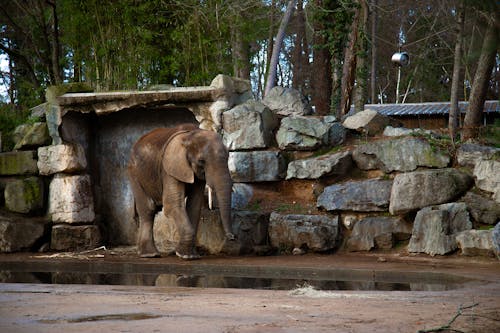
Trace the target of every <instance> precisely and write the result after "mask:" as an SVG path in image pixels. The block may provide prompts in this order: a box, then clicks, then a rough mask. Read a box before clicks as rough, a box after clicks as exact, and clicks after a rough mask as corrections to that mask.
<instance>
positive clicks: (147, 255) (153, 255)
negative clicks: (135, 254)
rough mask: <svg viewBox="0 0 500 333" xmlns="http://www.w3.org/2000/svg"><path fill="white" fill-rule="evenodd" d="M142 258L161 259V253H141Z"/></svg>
mask: <svg viewBox="0 0 500 333" xmlns="http://www.w3.org/2000/svg"><path fill="white" fill-rule="evenodd" d="M139 256H140V257H141V258H159V257H160V252H147V253H139Z"/></svg>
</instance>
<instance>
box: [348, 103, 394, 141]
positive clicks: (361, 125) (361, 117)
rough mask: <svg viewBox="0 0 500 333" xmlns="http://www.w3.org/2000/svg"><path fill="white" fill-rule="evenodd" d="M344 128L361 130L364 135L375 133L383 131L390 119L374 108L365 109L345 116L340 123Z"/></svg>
mask: <svg viewBox="0 0 500 333" xmlns="http://www.w3.org/2000/svg"><path fill="white" fill-rule="evenodd" d="M342 124H343V125H344V127H345V128H348V129H351V130H355V131H358V132H362V133H364V134H366V135H377V134H380V133H382V132H383V131H384V129H385V127H386V126H387V125H390V124H391V119H390V118H389V117H387V116H384V115H381V114H380V113H378V112H377V111H375V110H371V109H367V110H364V111H361V112H358V113H355V114H353V115H352V116H349V117H347V118H346V119H345V120H344V122H343V123H342Z"/></svg>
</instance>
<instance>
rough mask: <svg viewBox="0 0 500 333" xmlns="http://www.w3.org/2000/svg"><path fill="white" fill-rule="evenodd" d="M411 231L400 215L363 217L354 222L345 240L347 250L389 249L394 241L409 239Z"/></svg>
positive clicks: (410, 227) (410, 226)
mask: <svg viewBox="0 0 500 333" xmlns="http://www.w3.org/2000/svg"><path fill="white" fill-rule="evenodd" d="M411 233H412V225H411V224H410V223H407V222H406V221H404V220H403V219H402V218H400V217H389V216H370V217H365V218H363V219H361V220H360V221H358V222H356V224H354V227H353V229H352V233H351V236H350V237H349V239H348V240H347V250H348V251H369V250H371V249H374V248H378V249H390V248H392V247H393V245H394V243H395V242H396V241H403V240H407V239H409V238H410V237H411Z"/></svg>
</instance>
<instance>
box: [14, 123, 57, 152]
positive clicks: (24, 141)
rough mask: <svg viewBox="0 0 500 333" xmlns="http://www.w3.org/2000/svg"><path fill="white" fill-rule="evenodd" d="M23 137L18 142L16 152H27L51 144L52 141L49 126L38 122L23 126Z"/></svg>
mask: <svg viewBox="0 0 500 333" xmlns="http://www.w3.org/2000/svg"><path fill="white" fill-rule="evenodd" d="M21 132H22V134H21V135H22V136H21V138H20V139H19V141H17V142H16V145H15V146H14V150H20V149H23V150H26V149H31V148H33V147H39V146H43V145H46V144H49V143H50V141H51V138H50V135H49V130H48V129H47V124H46V123H44V122H36V123H33V124H27V125H24V126H23V130H22V131H21Z"/></svg>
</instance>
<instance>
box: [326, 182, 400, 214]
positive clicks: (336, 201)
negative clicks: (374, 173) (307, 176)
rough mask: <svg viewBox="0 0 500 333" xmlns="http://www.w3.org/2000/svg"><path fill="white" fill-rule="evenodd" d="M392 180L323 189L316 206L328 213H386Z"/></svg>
mask: <svg viewBox="0 0 500 333" xmlns="http://www.w3.org/2000/svg"><path fill="white" fill-rule="evenodd" d="M391 187H392V180H382V179H369V180H364V181H356V182H346V183H343V184H334V185H330V186H327V187H325V189H324V191H323V193H321V194H320V196H319V197H318V202H317V206H318V207H320V208H324V209H326V210H328V211H337V210H344V211H359V212H377V211H387V207H388V206H389V198H390V193H391Z"/></svg>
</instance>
